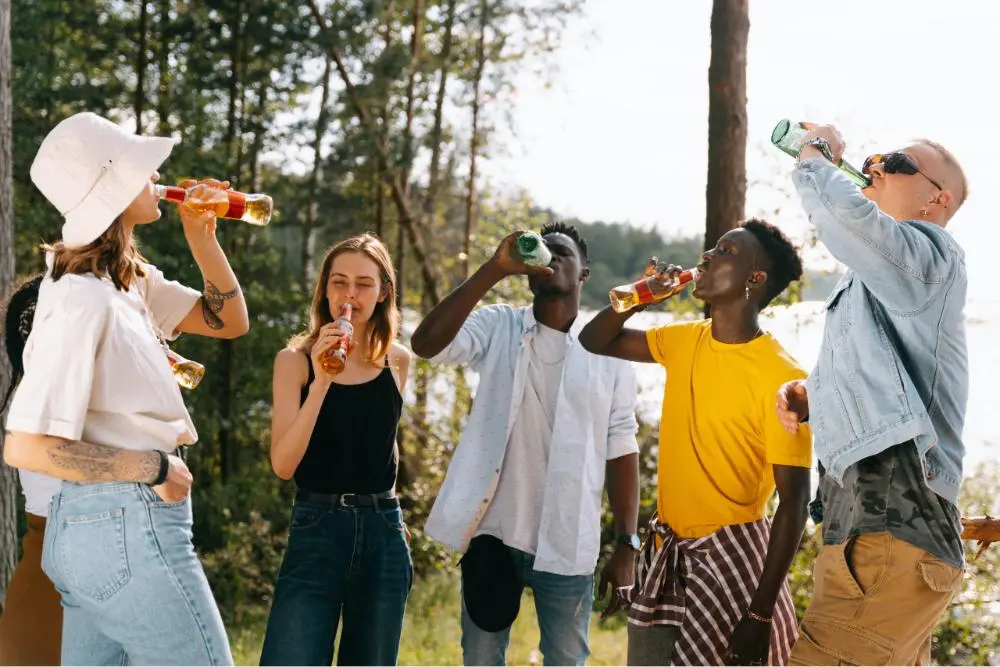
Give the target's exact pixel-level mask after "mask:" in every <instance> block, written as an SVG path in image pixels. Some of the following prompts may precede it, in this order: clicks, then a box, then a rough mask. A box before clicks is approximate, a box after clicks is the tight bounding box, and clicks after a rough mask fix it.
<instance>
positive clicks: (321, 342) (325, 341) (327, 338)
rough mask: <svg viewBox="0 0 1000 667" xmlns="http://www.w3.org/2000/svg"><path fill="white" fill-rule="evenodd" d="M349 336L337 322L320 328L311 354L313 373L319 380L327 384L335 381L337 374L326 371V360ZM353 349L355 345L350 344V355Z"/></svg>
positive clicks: (348, 349) (348, 350)
mask: <svg viewBox="0 0 1000 667" xmlns="http://www.w3.org/2000/svg"><path fill="white" fill-rule="evenodd" d="M347 335H348V334H347V332H345V331H343V330H342V329H341V328H340V327H339V326H338V325H337V323H336V322H330V323H329V324H324V325H323V326H322V327H321V328H320V330H319V336H318V337H317V338H316V342H315V343H314V344H313V348H312V352H311V353H310V354H309V357H310V359H312V367H313V373H315V374H316V379H317V380H322V381H324V382H327V383H329V382H332V381H333V378H334V376H335V375H337V373H330V372H327V371H325V370H324V364H325V363H326V362H324V359H326V358H327V357H328V356H329V355H330V354H332V353H333V352H334V351H336V350H338V349H339V348H340V347H341V346H342V345H343V344H344V342H345V341H344V338H345V336H347ZM352 349H354V344H353V343H349V346H348V348H347V352H348V353H350V351H351V350H352Z"/></svg>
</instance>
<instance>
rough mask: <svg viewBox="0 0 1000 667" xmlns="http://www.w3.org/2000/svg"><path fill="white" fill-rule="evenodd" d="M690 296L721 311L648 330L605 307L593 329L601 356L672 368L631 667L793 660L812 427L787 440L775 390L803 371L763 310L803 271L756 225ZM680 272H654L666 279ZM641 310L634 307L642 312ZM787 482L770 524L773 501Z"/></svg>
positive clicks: (787, 247)
mask: <svg viewBox="0 0 1000 667" xmlns="http://www.w3.org/2000/svg"><path fill="white" fill-rule="evenodd" d="M699 268H701V270H702V273H701V276H700V277H699V280H698V282H697V285H696V286H695V289H694V295H695V296H696V297H698V298H700V299H703V300H704V301H706V302H707V303H709V304H711V309H712V311H711V312H712V317H711V319H708V320H704V321H700V322H685V323H679V324H672V325H668V326H664V327H659V328H656V329H651V330H649V331H646V332H642V331H638V330H635V329H627V328H625V327H624V325H625V322H626V321H627V320H628V318H629V317H630V316H631V314H632V312H629V313H623V314H619V313H615V312H614V311H613V310H612V309H610V308H606V309H605V310H604V311H602V312H601V313H599V314H598V315H597V316H596V317H595V318H594V319H593V320H591V322H590V323H589V324H588V325H587V326H586V327H585V328H584V330H583V331H582V332H581V334H580V342H581V343H582V344H583V345H584V347H586V348H587V349H588V350H590V351H591V352H594V353H597V354H605V355H609V356H614V357H619V358H622V359H628V360H631V361H642V362H655V363H659V364H661V365H662V366H663V367H664V368H665V369H666V372H667V383H666V389H665V393H664V397H663V414H662V417H661V422H660V439H659V445H660V449H659V464H658V481H657V487H658V496H657V515H656V516H654V517H653V520H652V521H651V523H650V528H651V531H652V532H655V534H656V535H657V539H655V540H652V539H651V540H647V542H646V545H645V546H644V547H643V548H642V550H641V552H640V554H639V559H638V567H637V570H638V579H637V582H636V589H635V592H634V593H633V595H632V598H631V599H632V604H631V606H630V608H629V655H628V661H629V664H664V663H669V662H673V663H679V664H692V663H694V664H719V663H720V662H722V661H726V662H730V663H733V664H767V663H768V660H769V659H770V664H773V665H780V664H784V663H785V662H786V661H787V659H788V655H789V653H790V650H791V646H792V644H794V641H795V638H796V620H795V611H794V607H793V606H792V601H791V595H790V592H789V589H788V584H787V582H786V576H787V574H788V568H789V565H790V564H791V561H792V558H793V556H794V554H795V551H796V549H797V548H798V544H799V540H800V539H801V536H802V529H803V527H804V526H805V519H806V515H807V505H808V501H809V468H810V466H811V463H812V447H811V436H810V433H809V432H808V429H805V428H803V429H800V430H799V432H798V433H796V434H790V433H788V432H787V431H785V430H784V429H783V428H782V425H781V423H780V421H779V420H778V416H777V413H776V411H775V404H776V400H775V395H776V391H777V389H778V388H779V387H780V386H781V385H782V384H783V383H785V382H787V381H789V380H793V379H800V378H803V377H805V375H806V374H805V372H804V371H803V370H802V369H801V368H799V366H798V365H797V364H796V363H795V360H794V359H792V358H791V357H790V356H789V355H788V354H787V353H786V352H785V350H784V349H783V348H782V347H781V345H780V344H779V343H778V342H777V340H775V339H774V337H773V336H771V335H770V334H768V333H765V332H763V331H762V330H761V329H760V326H759V325H758V315H759V313H760V311H761V310H762V309H763V308H764V307H766V306H767V305H768V304H769V303H770V302H771V300H772V299H774V297H776V296H777V295H778V294H780V293H781V292H782V291H784V289H785V288H786V287H787V286H788V285H789V283H791V282H792V281H793V280H798V279H799V278H800V277H801V275H802V262H801V260H800V259H799V257H798V253H797V252H796V250H795V248H794V247H793V246H792V244H791V242H790V241H789V240H788V239H787V238H786V237H785V235H784V234H782V233H781V232H780V231H779V230H778V229H777V228H776V227H774V226H773V225H770V224H768V223H767V222H764V221H761V220H749V221H747V222H746V223H744V224H743V225H742V226H740V227H739V228H737V229H734V230H732V231H730V232H728V233H727V234H725V235H724V236H723V237H722V238H721V239H720V240H719V242H718V244H717V245H716V247H715V248H714V249H712V250H710V251H708V252H706V253H705V254H704V255H703V257H702V261H701V263H700V264H699ZM678 270H679V267H666V266H664V265H659V266H658V267H657V272H658V278H659V279H660V280H669V279H670V277H671V275H673V274H676V272H677V271H678ZM633 312H634V311H633ZM776 488H777V491H778V497H779V505H778V509H777V511H776V513H775V515H774V521H773V528H772V523H771V522H770V521H769V520H768V519H767V518H766V515H765V514H766V509H767V503H768V500H769V499H770V498H771V496H772V495H773V493H774V491H775V489H776Z"/></svg>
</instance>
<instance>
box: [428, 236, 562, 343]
mask: <svg viewBox="0 0 1000 667" xmlns="http://www.w3.org/2000/svg"><path fill="white" fill-rule="evenodd" d="M520 235H521V232H514V233H513V234H510V235H509V236H507V237H506V238H505V239H504V240H503V241H501V242H500V245H499V246H498V247H497V249H496V252H494V253H493V257H491V258H490V259H489V261H487V262H486V263H485V264H483V265H482V266H480V267H479V268H478V269H477V270H476V272H475V273H474V274H472V277H470V278H469V279H468V280H466V281H465V282H464V283H462V284H461V285H459V286H458V287H457V288H456V289H455V290H453V291H452V293H451V294H449V295H448V296H446V297H445V298H444V299H443V300H442V301H441V303H439V304H437V305H436V306H434V308H432V309H431V312H429V313H427V315H426V316H425V317H424V319H423V321H422V322H421V323H420V324H419V326H417V328H416V330H415V331H414V332H413V336H411V337H410V348H411V349H412V350H413V353H414V354H416V355H417V356H418V357H423V358H424V359H430V358H432V357H434V356H437V355H438V354H439V353H440V352H441V351H442V350H444V349H445V348H446V347H448V345H449V344H450V343H451V342H452V341H453V340H455V336H457V335H458V332H459V331H461V329H462V325H463V324H465V321H466V319H468V317H469V314H470V313H472V309H473V308H475V307H476V304H478V303H479V301H480V300H481V299H482V298H483V297H484V296H485V295H486V293H487V292H489V291H490V289H492V287H493V286H494V285H496V284H497V283H498V282H500V281H501V280H503V279H504V278H506V277H507V276H513V275H519V274H527V275H530V274H536V273H537V274H540V275H548V274H551V273H552V269H550V268H548V267H541V266H528V265H526V264H524V263H523V262H521V261H519V260H517V259H515V258H514V256H513V255H512V253H511V250H512V249H513V247H514V243H515V242H516V241H517V237H518V236H520Z"/></svg>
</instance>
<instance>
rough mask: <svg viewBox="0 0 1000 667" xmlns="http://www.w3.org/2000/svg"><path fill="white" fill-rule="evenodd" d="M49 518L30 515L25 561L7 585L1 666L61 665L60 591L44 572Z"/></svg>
mask: <svg viewBox="0 0 1000 667" xmlns="http://www.w3.org/2000/svg"><path fill="white" fill-rule="evenodd" d="M44 535H45V519H44V518H42V517H40V516H35V515H34V514H29V515H28V532H27V533H25V535H24V539H23V541H22V543H21V545H22V555H21V560H20V562H19V563H18V564H17V567H16V568H15V569H14V574H13V575H12V577H11V580H10V583H9V584H8V585H7V592H6V597H5V599H4V610H3V615H2V616H0V665H57V664H59V655H60V646H61V644H62V625H63V610H62V606H61V605H60V598H59V592H58V591H56V588H55V586H54V585H53V584H52V582H51V581H50V580H49V578H48V577H47V576H45V572H43V571H42V541H43V538H44Z"/></svg>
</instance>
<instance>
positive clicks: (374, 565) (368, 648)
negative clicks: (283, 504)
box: [260, 502, 413, 665]
mask: <svg viewBox="0 0 1000 667" xmlns="http://www.w3.org/2000/svg"><path fill="white" fill-rule="evenodd" d="M412 580H413V565H412V562H411V560H410V549H409V547H408V546H407V544H406V538H405V537H404V533H403V520H402V516H401V515H400V512H399V510H398V509H381V510H379V511H374V510H373V509H371V508H367V507H331V506H328V505H321V504H314V503H303V502H297V503H295V505H294V507H293V508H292V526H291V531H290V534H289V537H288V550H287V551H286V552H285V557H284V559H283V560H282V563H281V572H280V573H279V575H278V584H277V586H276V587H275V591H274V602H273V603H272V604H271V613H270V616H269V617H268V619H267V632H266V634H265V635H264V649H263V651H262V653H261V657H260V664H261V665H330V664H331V663H332V662H333V641H334V636H335V635H336V634H337V626H338V625H339V624H340V620H341V617H343V629H342V630H341V633H340V649H339V650H338V652H337V664H338V665H394V664H396V658H397V656H398V654H399V636H400V634H401V633H402V630H403V612H404V610H405V608H406V596H407V594H408V593H409V591H410V585H411V583H412Z"/></svg>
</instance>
